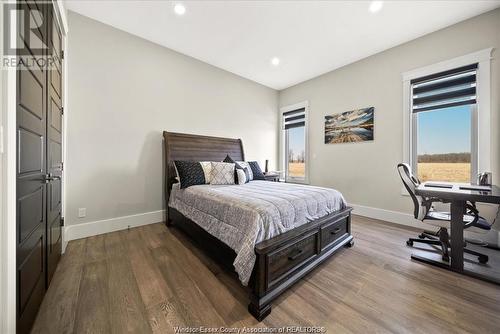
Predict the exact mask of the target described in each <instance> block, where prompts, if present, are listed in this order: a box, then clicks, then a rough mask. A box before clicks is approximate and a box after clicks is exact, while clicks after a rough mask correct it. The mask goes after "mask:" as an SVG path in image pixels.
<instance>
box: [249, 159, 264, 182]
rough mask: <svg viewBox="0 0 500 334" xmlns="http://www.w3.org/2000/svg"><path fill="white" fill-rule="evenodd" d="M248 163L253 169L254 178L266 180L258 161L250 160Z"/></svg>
mask: <svg viewBox="0 0 500 334" xmlns="http://www.w3.org/2000/svg"><path fill="white" fill-rule="evenodd" d="M248 165H249V166H250V168H251V169H252V173H253V179H254V180H265V179H266V178H265V177H264V173H262V169H260V166H259V163H258V162H257V161H249V162H248Z"/></svg>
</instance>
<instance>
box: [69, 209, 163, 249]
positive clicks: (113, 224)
mask: <svg viewBox="0 0 500 334" xmlns="http://www.w3.org/2000/svg"><path fill="white" fill-rule="evenodd" d="M164 221H165V210H158V211H151V212H144V213H139V214H136V215H130V216H123V217H116V218H110V219H103V220H97V221H93V222H88V223H82V224H74V225H68V226H65V227H64V241H65V242H64V244H63V253H64V251H65V250H66V246H67V244H68V242H69V241H71V240H76V239H82V238H87V237H91V236H94V235H99V234H104V233H110V232H116V231H121V230H126V229H127V228H129V227H130V228H132V227H138V226H143V225H149V224H154V223H160V222H164Z"/></svg>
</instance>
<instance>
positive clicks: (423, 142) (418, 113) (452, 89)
mask: <svg viewBox="0 0 500 334" xmlns="http://www.w3.org/2000/svg"><path fill="white" fill-rule="evenodd" d="M476 77H477V64H472V65H468V66H463V67H460V68H456V69H452V70H448V71H444V72H440V73H436V74H432V75H429V76H425V77H421V78H417V79H413V80H411V91H412V104H411V111H412V117H411V122H412V124H411V126H412V138H411V140H412V157H411V161H412V167H413V169H414V171H415V172H416V174H417V175H418V178H419V179H420V180H421V181H449V182H465V183H469V182H471V181H473V180H475V177H474V176H475V175H476V174H477V147H476V143H477V139H476V132H475V130H474V129H475V128H476V126H477V125H476V122H477V105H476V104H477V101H476V100H477V99H476Z"/></svg>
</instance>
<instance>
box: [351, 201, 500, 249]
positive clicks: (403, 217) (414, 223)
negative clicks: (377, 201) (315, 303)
mask: <svg viewBox="0 0 500 334" xmlns="http://www.w3.org/2000/svg"><path fill="white" fill-rule="evenodd" d="M349 206H351V207H352V208H353V211H352V213H353V214H355V215H359V216H363V217H368V218H373V219H379V220H383V221H386V222H389V223H394V224H399V225H404V226H411V227H415V228H418V229H421V230H424V229H430V230H433V229H435V227H433V226H432V225H429V224H425V223H422V222H421V221H419V220H417V219H415V218H414V217H413V215H410V214H408V213H403V212H398V211H390V210H384V209H378V208H372V207H369V206H363V205H358V204H351V203H349ZM499 223H500V222H499ZM495 232H496V234H495ZM471 238H473V237H472V236H471ZM476 238H477V237H476ZM473 239H474V238H473ZM483 239H484V241H487V242H490V243H493V244H495V243H496V244H497V245H498V246H500V231H495V230H493V231H491V232H489V233H488V237H487V238H483Z"/></svg>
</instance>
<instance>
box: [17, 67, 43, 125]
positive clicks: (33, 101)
mask: <svg viewBox="0 0 500 334" xmlns="http://www.w3.org/2000/svg"><path fill="white" fill-rule="evenodd" d="M19 81H20V84H21V87H23V89H21V92H20V99H19V103H20V105H21V106H22V107H24V109H26V111H28V112H30V113H32V114H33V115H34V116H37V117H38V119H42V117H43V112H44V111H43V110H42V103H41V101H42V100H43V94H44V93H43V84H42V83H41V82H39V81H38V80H37V79H36V78H35V76H34V75H33V73H32V72H31V71H30V70H27V69H23V70H22V71H21V74H20V76H19Z"/></svg>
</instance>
